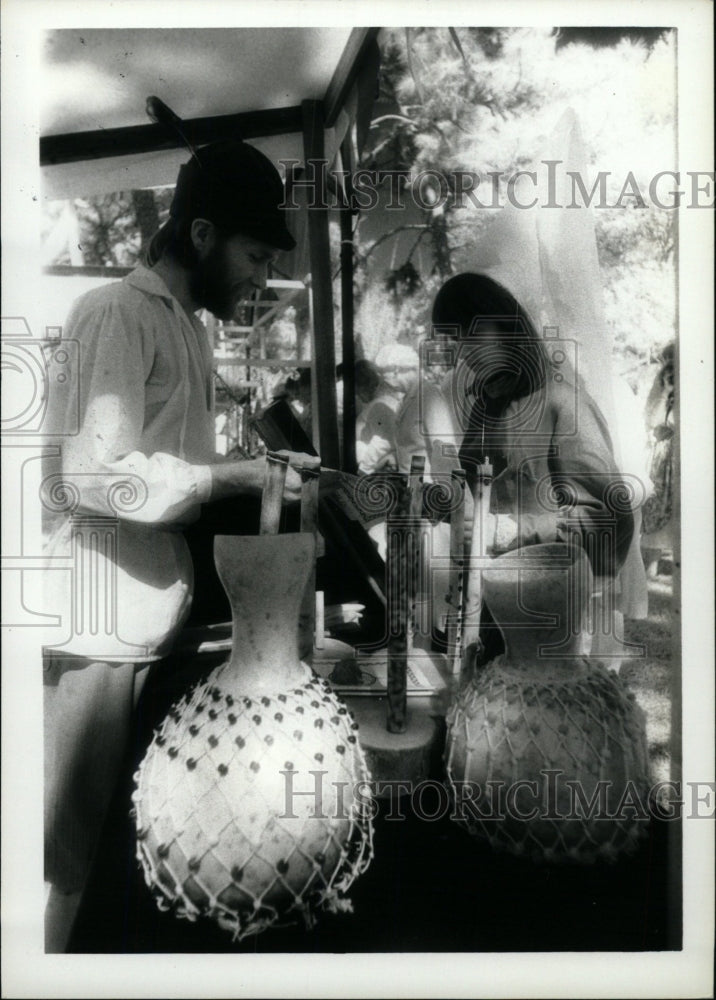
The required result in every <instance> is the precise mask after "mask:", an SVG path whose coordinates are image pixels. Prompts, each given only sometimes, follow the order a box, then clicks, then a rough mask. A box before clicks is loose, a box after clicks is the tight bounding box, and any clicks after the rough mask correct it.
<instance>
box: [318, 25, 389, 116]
mask: <svg viewBox="0 0 716 1000" xmlns="http://www.w3.org/2000/svg"><path fill="white" fill-rule="evenodd" d="M379 31H380V28H354V29H353V30H352V31H351V33H350V35H349V36H348V41H347V42H346V47H345V48H344V50H343V54H342V55H341V58H340V60H339V61H338V65H337V66H336V69H335V72H334V73H333V76H332V77H331V82H330V83H329V84H328V88H327V90H326V93H325V96H324V98H323V114H324V121H325V127H326V128H331V126H333V125H335V122H336V119H337V118H338V115H339V114H340V113H341V111H342V109H343V105H344V104H345V102H346V98H347V97H348V94H349V93H350V90H351V87H352V86H353V84H354V83H355V80H356V77H357V76H358V73H359V72H360V69H361V64H362V61H363V57H364V55H365V53H366V52H367V51H368V50H369V49H370V48H371V46H372V45H373V43H374V42H375V39H376V37H377V35H378V32H379Z"/></svg>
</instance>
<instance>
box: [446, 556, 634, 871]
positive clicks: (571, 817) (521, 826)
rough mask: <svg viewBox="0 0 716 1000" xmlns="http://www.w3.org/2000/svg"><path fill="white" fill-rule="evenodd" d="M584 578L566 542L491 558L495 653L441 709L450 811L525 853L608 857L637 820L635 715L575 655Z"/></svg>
mask: <svg viewBox="0 0 716 1000" xmlns="http://www.w3.org/2000/svg"><path fill="white" fill-rule="evenodd" d="M493 567H494V568H493ZM591 582H592V579H591V572H590V569H589V562H588V559H587V557H586V555H585V553H584V552H583V550H581V549H579V548H576V547H569V546H565V545H558V544H545V545H534V546H530V547H528V548H523V549H519V550H516V551H514V552H510V553H507V554H505V555H503V556H500V557H498V558H496V559H495V560H494V561H493V566H492V567H491V568H490V569H488V570H487V571H485V572H484V574H483V593H484V600H485V603H486V604H487V606H488V607H489V609H490V612H491V613H492V616H493V618H494V620H495V621H496V622H497V623H498V624H499V626H500V629H501V631H502V634H503V637H504V641H505V650H506V651H505V653H504V654H502V655H500V656H498V657H496V658H495V659H494V660H492V661H491V662H490V663H488V664H487V665H486V666H485V667H484V668H482V669H481V670H479V671H478V672H477V674H476V675H475V676H473V677H470V678H466V679H464V681H463V683H462V685H461V686H460V688H459V690H458V693H457V695H456V698H455V700H454V702H453V704H452V705H451V707H450V709H449V712H448V717H447V724H448V732H447V743H446V750H445V763H446V770H447V779H448V784H449V787H450V789H451V792H452V794H453V797H454V802H455V813H454V815H455V818H456V819H458V820H459V821H460V822H462V823H463V824H465V825H466V827H467V828H468V829H469V831H470V832H471V833H473V834H475V835H476V836H478V837H480V838H482V839H484V840H486V841H488V842H489V843H490V844H491V845H492V846H493V847H495V848H497V849H501V850H506V851H509V852H512V853H514V854H517V855H526V856H530V857H532V858H534V859H536V860H542V861H573V862H581V863H589V862H593V861H595V860H598V859H603V860H613V859H615V858H617V857H618V856H619V855H620V854H622V853H630V852H632V851H633V850H634V849H635V847H636V845H637V843H638V841H639V838H640V836H641V835H642V834H643V833H644V832H645V829H646V826H647V818H648V814H647V812H646V808H645V804H646V802H647V798H648V757H647V748H646V737H645V718H644V713H643V712H642V710H641V709H640V708H639V707H638V705H637V704H636V702H635V698H634V695H633V694H632V693H631V692H630V691H628V690H627V688H626V686H625V684H624V682H623V681H622V680H621V679H620V677H619V676H618V675H617V674H615V673H612V672H610V671H608V670H607V669H606V668H605V667H604V666H603V665H602V664H601V663H600V662H598V661H595V660H592V659H590V658H589V656H588V655H585V654H586V653H588V649H589V641H588V636H587V630H586V627H585V626H586V620H587V613H588V605H589V599H590V592H591Z"/></svg>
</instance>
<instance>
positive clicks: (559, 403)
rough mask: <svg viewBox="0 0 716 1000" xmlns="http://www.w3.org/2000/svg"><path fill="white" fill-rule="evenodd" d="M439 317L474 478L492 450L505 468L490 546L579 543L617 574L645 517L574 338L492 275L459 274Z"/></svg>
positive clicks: (496, 466) (439, 300) (441, 301)
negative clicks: (544, 332) (627, 484)
mask: <svg viewBox="0 0 716 1000" xmlns="http://www.w3.org/2000/svg"><path fill="white" fill-rule="evenodd" d="M432 320H433V326H434V328H435V330H434V332H435V335H436V336H443V337H448V338H450V339H451V340H452V342H453V351H454V358H455V368H454V370H453V373H452V376H451V378H450V381H449V387H448V391H449V393H450V395H451V397H452V405H453V407H454V410H455V413H456V417H457V422H458V424H459V425H460V426H461V429H462V431H463V438H462V443H461V445H460V449H459V457H460V462H461V464H462V466H463V468H464V469H465V470H466V473H467V478H468V483H469V484H470V485H471V486H472V485H474V481H475V477H476V468H477V465H478V464H479V463H481V462H484V461H485V460H486V458H488V457H489V461H490V463H491V465H492V467H493V474H494V481H493V484H492V495H491V511H490V514H489V516H488V519H487V533H488V536H487V539H486V544H487V548H488V552H491V553H498V552H502V551H507V550H510V549H514V548H517V547H518V546H523V545H533V544H536V543H539V542H559V541H563V542H565V543H569V542H577V543H578V544H580V545H581V546H582V547H583V548H584V549H585V551H586V552H587V555H588V556H589V559H590V562H591V566H592V571H593V572H594V574H595V575H596V576H597V577H607V578H611V579H614V578H615V577H616V575H617V573H618V571H619V569H620V567H621V566H622V564H623V562H624V559H625V558H626V554H627V551H628V549H629V545H630V542H631V538H632V534H633V515H632V511H631V508H630V506H629V504H628V503H626V502H625V501H624V484H623V482H622V481H621V477H620V473H619V471H618V468H617V464H616V461H615V458H614V449H613V444H612V439H611V435H610V432H609V428H608V426H607V423H606V421H605V418H604V416H603V414H602V412H601V410H600V409H599V407H598V406H597V404H596V403H595V401H594V400H593V399H592V397H591V396H590V395H589V393H588V392H587V391H586V389H585V387H584V384H583V383H582V381H581V379H580V378H579V377H578V376H577V373H576V371H575V364H574V361H573V359H570V344H569V342H567V341H564V342H562V341H559V340H558V339H556V338H544V339H543V338H541V337H540V336H539V334H538V333H537V331H536V329H535V327H534V324H533V323H532V321H531V319H530V317H529V316H528V315H527V313H526V311H525V310H524V309H523V308H522V307H521V306H520V304H519V302H517V300H516V299H515V298H514V296H513V295H512V294H511V293H510V292H509V291H508V290H507V289H506V288H504V287H503V286H502V285H500V284H498V283H497V282H496V281H494V280H493V279H491V278H488V277H487V276H485V275H482V274H469V273H466V274H460V275H458V276H456V277H454V278H451V279H450V280H449V281H447V282H446V283H445V284H444V285H443V287H442V288H441V289H440V291H439V292H438V294H437V296H436V299H435V302H434V305H433V315H432Z"/></svg>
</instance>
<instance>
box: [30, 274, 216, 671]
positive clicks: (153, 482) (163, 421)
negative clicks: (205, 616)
mask: <svg viewBox="0 0 716 1000" xmlns="http://www.w3.org/2000/svg"><path fill="white" fill-rule="evenodd" d="M63 339H74V340H76V341H78V343H79V355H78V357H79V361H78V371H77V372H73V373H71V376H70V389H69V391H68V393H67V394H66V396H65V398H64V400H63V404H62V408H61V411H60V412H55V413H51V416H50V422H51V427H52V429H53V430H54V431H55V432H57V431H58V430H61V429H64V431H65V436H64V437H63V438H62V439H61V441H62V443H61V465H60V471H61V475H62V480H63V482H68V483H69V484H70V487H69V492H70V494H71V495H73V498H74V499H73V512H74V513H76V514H79V515H85V516H87V515H101V516H105V517H113V516H114V517H116V518H118V520H117V521H116V525H115V527H114V528H112V529H111V530H110V531H109V536H111V535H112V534H113V533H115V541H114V543H112V542H111V541H107V537H108V532H107V529H106V528H102V530H100V531H99V533H97V532H95V534H94V536H93V534H92V530H91V527H90V526H86V527H83V526H82V524H81V523H80V524H79V525H77V524H76V525H75V528H74V532H73V529H72V525H71V522H70V518H69V516H68V512H66V511H65V512H64V513H60V514H59V516H55V517H54V523H52V525H51V533H50V538H49V544H48V554H49V555H51V556H69V555H71V554H72V557H73V561H74V569H73V570H72V572H71V574H70V572H69V571H68V570H52V569H51V570H49V571H48V573H47V587H46V594H47V601H48V608H47V611H48V613H52V614H61V615H62V616H63V621H64V622H67V621H72V634H71V636H70V638H69V640H68V641H67V642H66V643H65V644H64V645H62V647H61V651H62V652H67V653H76V654H81V655H84V656H91V657H93V658H96V659H118V660H128V661H129V660H140V661H142V660H152V659H158V658H160V657H161V656H163V655H165V654H166V652H167V651H168V650H169V648H170V647H171V645H172V642H173V640H174V638H175V637H176V634H177V633H178V631H179V629H180V628H181V626H182V624H183V622H184V621H185V619H186V616H187V615H188V613H189V608H190V606H191V597H192V589H193V570H192V562H191V557H190V554H189V550H188V547H187V544H186V542H185V540H184V536H183V535H182V533H181V528H182V527H184V526H186V525H188V524H190V523H191V522H192V521H194V520H196V518H197V517H198V515H199V509H200V505H201V504H202V503H204V502H206V501H207V500H208V499H209V496H210V493H211V472H210V470H209V468H208V466H209V464H211V463H212V462H214V461H216V458H217V456H216V453H215V436H214V419H213V414H212V412H211V377H212V376H211V367H212V356H211V348H210V345H209V342H208V337H207V334H206V329H205V327H204V325H203V324H202V323H201V322H200V320H199V319H198V318H197V317H196V316H194V315H188V314H187V313H186V312H185V311H184V309H183V307H182V306H181V305H180V303H179V302H178V300H177V299H175V298H174V297H173V296H172V295H171V293H170V292H169V290H168V288H167V287H166V285H165V284H164V282H163V281H162V279H161V278H160V277H159V276H158V275H157V274H155V273H154V272H153V271H151V270H150V269H148V268H146V267H143V266H140V267H138V268H136V270H134V271H133V272H132V273H131V274H130V275H128V276H127V277H126V278H125V279H124V280H122V281H121V282H116V283H113V284H111V285H107V286H104V287H103V288H100V289H97V290H95V291H92V292H89V293H88V294H86V295H84V296H82V297H81V298H80V299H78V300H77V302H76V303H75V304H74V306H73V308H72V310H71V312H70V315H69V317H68V320H67V323H66V326H65V328H64V331H63ZM77 417H78V418H79V433H74V431H76V430H77V427H73V426H72V424H73V420H74V419H76V418H77ZM123 483H124V484H125V485H124V486H123V485H122V484H123ZM46 506H47V504H46ZM111 524H112V523H111V522H110V528H111ZM73 533H74V542H73V538H72V536H73ZM98 540H99V542H98ZM80 566H81V567H82V574H83V575H82V577H81V578H80V572H79V567H80ZM93 609H94V610H93ZM93 616H94V617H93ZM97 616H99V618H97Z"/></svg>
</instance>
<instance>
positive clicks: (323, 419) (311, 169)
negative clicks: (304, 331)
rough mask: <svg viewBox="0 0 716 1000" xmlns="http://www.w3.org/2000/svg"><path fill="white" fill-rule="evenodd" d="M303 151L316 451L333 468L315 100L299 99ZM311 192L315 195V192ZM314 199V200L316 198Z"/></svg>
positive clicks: (330, 346) (329, 289)
mask: <svg viewBox="0 0 716 1000" xmlns="http://www.w3.org/2000/svg"><path fill="white" fill-rule="evenodd" d="M301 107H302V112H303V152H304V160H305V163H306V179H307V180H308V181H311V180H313V179H315V182H316V183H315V190H311V189H308V190H309V196H308V199H307V201H308V205H307V211H308V245H309V252H310V260H311V291H310V294H311V301H312V312H313V322H312V325H311V336H312V342H311V355H312V361H313V364H312V376H313V385H314V386H315V388H314V392H315V399H316V401H317V404H318V430H319V451H320V453H321V460H322V463H323V465H325V466H327V467H329V468H332V469H337V468H338V467H339V465H340V449H339V447H338V413H337V408H336V349H335V341H334V327H333V286H332V281H331V254H330V243H329V239H328V207H327V205H328V201H327V197H328V195H327V190H326V185H325V184H323V183H322V180H321V178H322V176H323V175H322V163H321V162H320V161H323V160H325V150H324V135H323V128H324V123H323V108H322V104H321V102H320V101H303V103H302V105H301ZM314 196H315V197H314ZM316 201H318V202H319V203H318V204H315V202H316Z"/></svg>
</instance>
